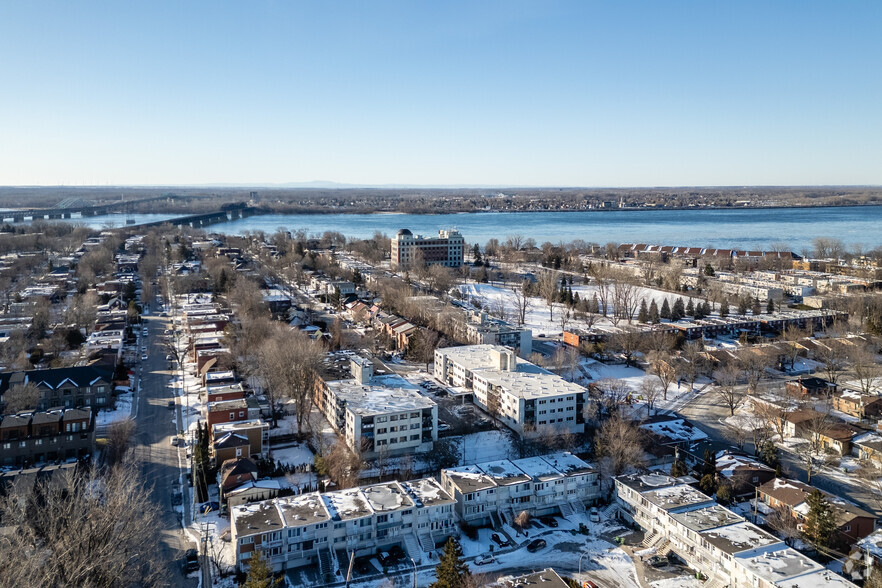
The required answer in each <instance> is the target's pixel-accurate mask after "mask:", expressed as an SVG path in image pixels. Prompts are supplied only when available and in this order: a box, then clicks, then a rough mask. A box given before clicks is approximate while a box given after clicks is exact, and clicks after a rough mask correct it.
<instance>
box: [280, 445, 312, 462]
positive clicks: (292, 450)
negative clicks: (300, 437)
mask: <svg viewBox="0 0 882 588" xmlns="http://www.w3.org/2000/svg"><path fill="white" fill-rule="evenodd" d="M270 455H271V456H272V458H273V459H275V460H276V462H277V463H280V464H288V465H292V466H298V465H303V464H305V463H312V462H313V454H312V451H310V449H309V447H307V446H306V444H305V443H298V444H296V445H294V446H292V447H281V448H274V447H272V446H271V447H270Z"/></svg>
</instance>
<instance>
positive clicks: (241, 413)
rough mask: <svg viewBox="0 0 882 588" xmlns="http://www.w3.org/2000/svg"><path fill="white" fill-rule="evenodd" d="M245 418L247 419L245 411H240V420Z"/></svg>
mask: <svg viewBox="0 0 882 588" xmlns="http://www.w3.org/2000/svg"><path fill="white" fill-rule="evenodd" d="M244 417H245V411H244V410H240V411H239V418H240V419H241V418H244Z"/></svg>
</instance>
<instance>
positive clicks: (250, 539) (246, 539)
mask: <svg viewBox="0 0 882 588" xmlns="http://www.w3.org/2000/svg"><path fill="white" fill-rule="evenodd" d="M252 543H254V537H242V538H241V539H239V545H251V544H252Z"/></svg>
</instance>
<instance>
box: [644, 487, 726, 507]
mask: <svg viewBox="0 0 882 588" xmlns="http://www.w3.org/2000/svg"><path fill="white" fill-rule="evenodd" d="M643 496H644V497H645V498H646V499H647V500H648V501H650V502H652V503H653V504H655V505H656V506H658V507H660V508H662V509H664V510H669V511H670V510H675V509H680V508H683V507H684V506H692V505H697V504H702V503H709V504H712V503H713V500H712V499H711V497H710V496H708V495H707V494H704V493H703V492H700V491H698V490H696V489H695V488H693V487H692V486H687V485H686V484H679V485H677V486H668V487H667V488H659V489H658V490H650V491H649V492H644V493H643Z"/></svg>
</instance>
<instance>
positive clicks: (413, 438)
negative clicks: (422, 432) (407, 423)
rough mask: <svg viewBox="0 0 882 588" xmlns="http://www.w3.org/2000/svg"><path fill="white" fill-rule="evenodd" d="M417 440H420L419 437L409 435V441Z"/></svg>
mask: <svg viewBox="0 0 882 588" xmlns="http://www.w3.org/2000/svg"><path fill="white" fill-rule="evenodd" d="M419 439H420V436H419V435H411V436H410V440H411V441H419Z"/></svg>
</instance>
